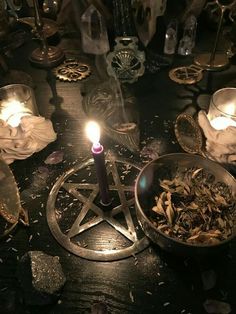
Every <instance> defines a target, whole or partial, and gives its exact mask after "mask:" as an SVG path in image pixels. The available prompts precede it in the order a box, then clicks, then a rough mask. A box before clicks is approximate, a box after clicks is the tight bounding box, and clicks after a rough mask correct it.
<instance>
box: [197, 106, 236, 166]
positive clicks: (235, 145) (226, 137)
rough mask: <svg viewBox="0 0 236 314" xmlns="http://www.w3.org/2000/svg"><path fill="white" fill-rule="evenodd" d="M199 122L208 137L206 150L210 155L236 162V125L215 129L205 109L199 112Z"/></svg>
mask: <svg viewBox="0 0 236 314" xmlns="http://www.w3.org/2000/svg"><path fill="white" fill-rule="evenodd" d="M198 123H199V125H200V127H201V128H202V130H203V133H204V135H205V137H206V151H207V152H208V153H209V154H210V156H212V157H213V159H215V160H217V161H218V162H222V163H230V164H236V127H233V126H229V127H227V128H226V129H224V130H216V129H214V128H213V127H212V126H211V124H210V121H209V120H208V118H207V115H206V113H205V111H203V110H201V111H199V113H198Z"/></svg>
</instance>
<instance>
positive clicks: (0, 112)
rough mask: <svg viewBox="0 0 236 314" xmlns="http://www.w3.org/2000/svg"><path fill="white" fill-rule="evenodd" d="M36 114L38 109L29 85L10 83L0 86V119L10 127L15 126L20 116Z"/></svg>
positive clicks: (18, 122)
mask: <svg viewBox="0 0 236 314" xmlns="http://www.w3.org/2000/svg"><path fill="white" fill-rule="evenodd" d="M28 115H34V116H38V115H39V113H38V109H37V106H36V101H35V97H34V92H33V90H32V89H31V87H29V86H27V85H24V84H11V85H6V86H4V87H1V88H0V119H1V120H4V121H5V122H6V123H7V124H8V125H10V126H11V127H17V126H18V125H19V124H20V121H21V118H22V117H24V116H28Z"/></svg>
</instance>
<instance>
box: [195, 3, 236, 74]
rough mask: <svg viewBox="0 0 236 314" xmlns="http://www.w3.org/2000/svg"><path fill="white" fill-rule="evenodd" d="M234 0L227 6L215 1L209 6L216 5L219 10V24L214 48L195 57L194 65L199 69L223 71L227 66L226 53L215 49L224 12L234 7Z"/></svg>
mask: <svg viewBox="0 0 236 314" xmlns="http://www.w3.org/2000/svg"><path fill="white" fill-rule="evenodd" d="M235 3H236V0H232V1H231V2H230V3H229V4H228V5H223V4H221V3H220V1H219V0H215V1H214V2H212V3H210V4H209V5H217V6H218V9H219V10H220V15H219V22H218V26H217V33H216V38H215V41H214V46H213V49H212V52H211V53H202V54H199V55H197V56H196V57H195V59H194V63H195V64H197V65H198V66H200V67H201V68H203V69H205V70H209V71H218V70H224V69H225V68H226V67H227V66H228V65H229V59H228V57H227V55H226V53H223V52H221V53H217V52H216V50H217V47H218V43H219V38H220V34H221V30H222V25H223V20H224V13H225V11H226V10H229V11H230V12H231V11H232V10H233V6H234V5H235Z"/></svg>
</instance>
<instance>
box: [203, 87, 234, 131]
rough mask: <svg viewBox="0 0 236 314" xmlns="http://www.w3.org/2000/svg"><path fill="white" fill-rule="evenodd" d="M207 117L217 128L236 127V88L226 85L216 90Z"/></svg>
mask: <svg viewBox="0 0 236 314" xmlns="http://www.w3.org/2000/svg"><path fill="white" fill-rule="evenodd" d="M207 117H208V119H209V121H210V124H211V126H212V127H213V128H214V129H216V130H224V129H226V128H227V127H229V126H233V127H236V88H234V87H226V88H222V89H219V90H218V91H216V92H215V93H214V94H213V95H212V98H211V101H210V106H209V111H208V114H207Z"/></svg>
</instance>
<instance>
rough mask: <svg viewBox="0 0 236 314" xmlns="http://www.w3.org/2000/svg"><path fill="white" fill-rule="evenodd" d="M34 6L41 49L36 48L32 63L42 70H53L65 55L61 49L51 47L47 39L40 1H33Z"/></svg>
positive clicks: (31, 59) (32, 55)
mask: <svg viewBox="0 0 236 314" xmlns="http://www.w3.org/2000/svg"><path fill="white" fill-rule="evenodd" d="M33 5H34V17H35V28H36V30H37V33H38V34H39V39H40V42H41V47H40V48H36V49H35V50H34V51H33V52H32V54H31V56H30V61H31V62H32V63H33V64H34V65H36V66H38V67H42V68H51V67H54V66H57V65H59V64H60V63H61V62H62V61H63V59H64V57H65V56H64V53H63V51H62V50H61V49H60V48H59V47H54V46H49V45H48V43H47V39H46V37H45V34H44V31H43V26H44V23H43V19H42V18H41V15H40V13H39V5H38V0H33Z"/></svg>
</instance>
